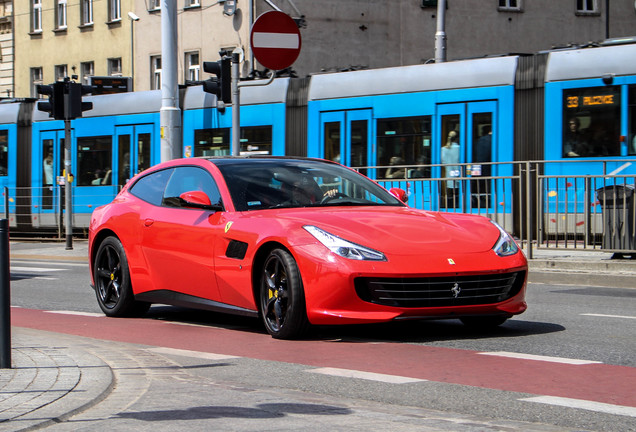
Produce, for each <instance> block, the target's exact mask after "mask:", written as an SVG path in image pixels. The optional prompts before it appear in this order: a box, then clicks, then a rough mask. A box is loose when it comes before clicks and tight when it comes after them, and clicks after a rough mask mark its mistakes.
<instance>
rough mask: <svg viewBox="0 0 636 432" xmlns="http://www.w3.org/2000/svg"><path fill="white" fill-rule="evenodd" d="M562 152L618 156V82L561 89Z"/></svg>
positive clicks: (575, 155) (619, 94)
mask: <svg viewBox="0 0 636 432" xmlns="http://www.w3.org/2000/svg"><path fill="white" fill-rule="evenodd" d="M563 102H564V103H563V110H564V112H563V120H564V125H563V156H564V157H598V156H601V157H603V156H620V155H621V142H620V118H621V116H620V113H621V111H620V106H621V91H620V87H618V86H607V87H591V88H577V89H569V90H564V91H563Z"/></svg>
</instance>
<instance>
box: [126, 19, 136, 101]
mask: <svg viewBox="0 0 636 432" xmlns="http://www.w3.org/2000/svg"><path fill="white" fill-rule="evenodd" d="M128 18H130V80H131V83H130V89H131V90H132V91H135V37H134V36H135V21H139V17H138V16H137V15H135V14H134V13H132V12H128Z"/></svg>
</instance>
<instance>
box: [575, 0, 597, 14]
mask: <svg viewBox="0 0 636 432" xmlns="http://www.w3.org/2000/svg"><path fill="white" fill-rule="evenodd" d="M576 13H577V15H596V14H598V13H599V10H598V1H597V0H576Z"/></svg>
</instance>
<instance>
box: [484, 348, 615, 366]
mask: <svg viewBox="0 0 636 432" xmlns="http://www.w3.org/2000/svg"><path fill="white" fill-rule="evenodd" d="M477 354H481V355H489V356H496V357H509V358H516V359H521V360H536V361H545V362H552V363H563V364H570V365H586V364H596V363H603V362H600V361H594V360H579V359H569V358H563V357H549V356H541V355H534V354H521V353H513V352H506V351H494V352H480V353H477Z"/></svg>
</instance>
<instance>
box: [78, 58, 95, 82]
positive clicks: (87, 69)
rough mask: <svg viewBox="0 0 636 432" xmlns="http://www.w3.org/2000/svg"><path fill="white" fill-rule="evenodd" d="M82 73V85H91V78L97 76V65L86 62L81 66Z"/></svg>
mask: <svg viewBox="0 0 636 432" xmlns="http://www.w3.org/2000/svg"><path fill="white" fill-rule="evenodd" d="M80 68H81V69H80V73H81V74H82V75H81V79H82V84H84V85H89V84H90V81H91V77H92V76H93V75H95V63H93V62H84V63H82V64H81V65H80Z"/></svg>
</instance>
